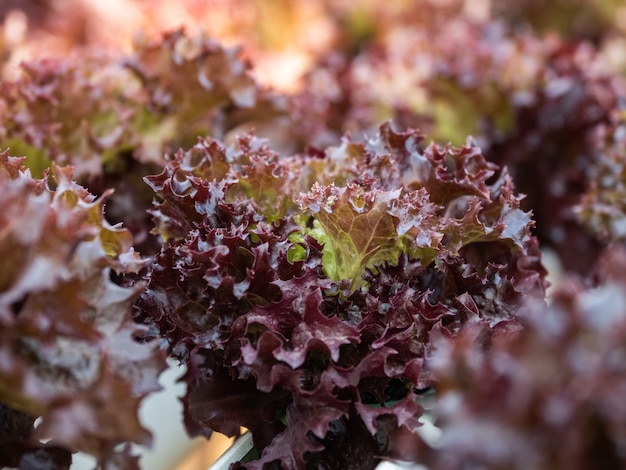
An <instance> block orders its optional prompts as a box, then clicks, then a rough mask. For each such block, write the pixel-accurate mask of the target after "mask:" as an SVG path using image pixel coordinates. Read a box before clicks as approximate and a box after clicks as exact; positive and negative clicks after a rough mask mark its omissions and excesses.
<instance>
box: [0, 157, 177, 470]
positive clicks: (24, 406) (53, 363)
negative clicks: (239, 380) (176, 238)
mask: <svg viewBox="0 0 626 470" xmlns="http://www.w3.org/2000/svg"><path fill="white" fill-rule="evenodd" d="M23 163H24V158H15V157H9V156H8V153H7V152H3V153H2V154H0V199H1V200H2V203H3V211H2V214H1V215H0V255H1V256H2V259H3V265H2V274H1V277H0V326H1V327H0V357H1V360H0V402H2V413H3V415H4V416H6V415H7V414H8V416H9V417H8V418H7V420H11V421H12V420H15V422H16V423H20V424H19V428H20V430H19V432H16V433H15V434H13V433H12V432H8V433H6V434H5V433H2V434H0V446H1V447H2V453H3V465H5V464H6V465H10V466H18V465H20V466H23V465H26V466H28V465H35V464H34V463H33V462H36V461H39V460H41V459H42V461H45V460H46V458H50V462H57V463H55V464H54V465H53V464H50V465H52V466H50V467H46V468H67V467H65V466H64V465H66V464H67V463H66V462H67V460H68V458H69V454H68V451H72V452H76V451H83V452H87V453H89V454H92V455H94V456H95V457H96V458H97V459H98V461H99V463H100V464H101V465H103V466H105V467H107V468H120V467H117V466H116V465H117V464H115V463H114V462H115V461H116V460H117V459H118V458H119V456H118V455H117V453H118V450H119V449H118V448H117V447H116V446H117V445H118V444H120V443H126V442H137V443H141V444H149V443H150V442H151V436H150V433H149V432H148V431H147V430H146V429H144V428H143V426H142V425H141V424H140V423H139V420H138V417H137V411H138V408H139V404H140V402H141V399H142V398H143V397H144V396H145V395H146V394H148V393H149V392H151V391H154V390H158V389H159V385H158V383H157V381H156V379H157V376H158V374H159V373H160V372H161V371H162V370H163V369H164V367H165V363H164V360H163V355H162V354H161V352H160V351H159V350H158V348H157V344H156V343H153V344H151V345H146V344H141V343H140V342H139V341H138V338H141V337H142V336H143V335H144V334H145V332H146V328H145V327H142V326H141V325H138V324H136V323H135V322H133V320H132V317H131V309H132V305H133V302H134V301H135V299H136V298H137V297H138V296H139V294H140V293H141V292H142V290H143V289H144V286H143V285H142V284H135V285H132V284H129V285H126V283H116V282H113V280H112V279H113V278H117V277H121V276H123V275H125V274H127V273H128V274H133V273H134V274H137V273H139V271H140V270H141V269H142V268H143V267H144V266H145V263H146V262H145V260H142V259H141V258H140V257H139V256H138V255H137V253H135V252H134V251H133V248H132V245H131V236H130V233H129V232H128V231H127V230H126V229H123V228H121V227H120V226H111V225H110V224H109V223H107V222H106V220H104V218H103V214H102V212H103V206H104V201H105V199H106V197H107V196H108V195H107V194H105V195H104V196H102V197H101V198H98V199H96V198H95V197H94V196H92V195H91V194H90V193H89V192H88V191H87V190H86V189H85V188H83V187H81V186H79V185H78V184H77V183H75V182H73V181H72V170H71V168H69V167H66V168H61V167H57V166H56V165H53V171H52V174H51V176H48V175H47V174H46V175H45V176H44V178H43V179H33V178H32V177H31V176H30V173H29V171H28V170H25V169H24V167H23ZM8 407H10V408H12V409H13V410H10V409H9V408H8ZM35 417H41V422H40V423H39V424H38V426H37V428H36V429H34V428H33V424H34V419H35ZM44 438H52V440H51V441H50V442H49V443H48V444H46V445H45V446H43V447H42V445H41V444H40V443H39V439H44ZM125 449H126V450H122V451H121V452H122V454H127V453H128V448H125ZM28 462H30V464H28ZM64 462H65V463H64ZM57 464H58V465H60V466H59V467H57V466H56V465H57ZM124 468H128V467H124Z"/></svg>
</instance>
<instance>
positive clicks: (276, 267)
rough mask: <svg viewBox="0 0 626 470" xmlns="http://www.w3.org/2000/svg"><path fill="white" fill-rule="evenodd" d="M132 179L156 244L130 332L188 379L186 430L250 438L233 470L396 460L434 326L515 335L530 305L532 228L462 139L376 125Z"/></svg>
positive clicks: (188, 154)
mask: <svg viewBox="0 0 626 470" xmlns="http://www.w3.org/2000/svg"><path fill="white" fill-rule="evenodd" d="M146 181H147V182H148V184H149V185H150V186H151V187H152V189H153V190H154V191H155V193H156V196H157V203H156V206H155V209H154V210H153V211H152V213H153V216H154V221H155V226H156V230H157V231H158V232H159V234H161V236H162V237H163V238H164V239H166V240H167V242H166V243H165V244H164V245H163V247H162V249H161V251H160V252H159V253H158V254H157V255H156V256H155V258H154V262H153V264H152V268H151V273H150V276H149V285H148V288H147V290H146V291H145V293H144V294H143V295H142V296H141V297H140V299H139V301H138V302H137V304H136V307H137V311H136V318H137V319H138V320H141V321H144V322H147V323H149V324H154V325H155V326H156V328H157V329H158V331H159V332H160V335H161V336H163V337H165V338H167V340H168V342H169V345H170V350H171V351H172V353H173V355H174V356H175V357H177V358H179V360H181V361H182V362H184V363H186V364H187V365H188V373H187V375H186V376H185V377H184V380H185V381H186V382H187V384H188V393H187V395H186V397H185V399H184V404H185V410H186V422H187V425H188V428H189V430H190V431H191V432H195V433H206V432H207V431H208V430H214V431H219V432H222V433H224V434H227V435H235V434H237V433H238V432H239V427H240V426H242V425H243V426H245V427H247V428H248V429H250V430H251V432H252V433H253V435H254V440H255V444H256V446H257V449H258V450H259V452H260V453H261V454H260V458H259V459H258V460H254V461H252V462H250V463H247V464H245V467H246V468H250V469H252V468H259V469H260V468H265V467H264V465H268V464H279V465H281V466H282V467H283V468H304V467H305V466H306V467H317V466H320V465H331V466H334V465H338V462H337V460H336V459H338V458H340V459H341V466H342V467H343V468H371V467H372V466H373V465H374V464H375V463H376V462H377V461H378V460H379V459H380V458H381V457H383V456H398V455H400V452H401V450H402V449H400V448H398V446H397V445H396V441H398V439H400V438H401V436H405V437H409V436H413V435H414V433H415V431H416V429H417V428H418V427H419V421H418V418H419V416H420V414H421V408H420V406H419V405H418V404H417V398H418V397H419V394H420V390H424V389H426V388H427V387H429V385H430V380H431V378H430V375H429V373H428V372H427V371H426V370H425V369H424V367H423V365H424V358H425V357H426V356H427V355H428V354H429V350H430V343H431V340H430V334H431V331H432V330H433V328H435V327H436V329H443V330H445V331H447V332H449V334H450V335H453V336H454V335H455V334H456V333H457V331H458V330H459V329H461V328H462V325H464V324H465V323H467V322H474V321H478V320H479V319H482V320H484V321H485V322H486V323H487V324H489V325H492V326H494V327H495V326H496V325H499V324H501V323H509V322H515V320H514V315H515V310H516V309H517V308H518V306H519V305H520V304H521V303H523V302H524V301H525V299H526V298H528V297H530V298H537V299H542V298H543V295H544V281H543V276H544V271H543V267H542V266H541V264H540V255H539V251H538V249H537V243H536V239H535V238H534V237H533V236H532V235H531V233H530V229H531V227H532V221H531V218H530V214H529V213H527V212H524V211H522V210H521V209H520V207H519V205H520V198H519V197H518V196H516V195H515V193H514V190H513V185H512V181H511V179H510V177H509V176H508V174H507V172H506V170H502V169H499V168H498V167H496V166H495V165H493V164H491V163H488V162H487V161H486V160H485V159H484V157H483V156H482V154H481V152H480V149H479V148H478V147H476V145H475V144H474V143H472V142H471V141H469V142H468V143H467V144H466V145H465V146H463V147H459V148H456V147H450V146H446V147H440V146H437V145H435V144H430V145H425V144H424V137H423V136H422V135H421V134H419V133H418V132H417V131H414V130H407V131H405V132H396V131H394V130H393V129H392V127H391V125H390V124H384V125H382V126H381V127H380V129H379V131H378V132H377V133H376V134H375V135H373V136H371V137H370V138H369V139H367V140H365V141H363V142H361V141H354V140H353V139H351V138H349V137H346V138H345V139H344V140H343V142H342V144H341V145H340V146H338V147H331V148H328V149H327V150H326V151H324V152H321V153H320V152H315V153H312V154H297V155H294V156H290V157H279V155H278V154H276V153H275V152H273V151H272V150H271V149H270V148H269V147H268V144H267V142H266V141H264V140H261V139H259V138H257V137H255V136H253V135H246V136H244V137H241V138H240V139H239V141H238V143H237V144H236V145H234V146H232V147H227V146H225V145H224V144H222V143H221V142H219V141H217V140H214V139H205V140H202V141H201V142H200V143H199V144H198V145H196V146H195V147H193V148H192V149H190V150H188V151H180V152H179V153H177V155H176V157H175V158H174V159H173V160H172V161H171V162H169V163H168V164H167V166H166V167H165V170H164V171H163V172H162V173H161V174H159V175H155V176H150V177H148V178H146Z"/></svg>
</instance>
